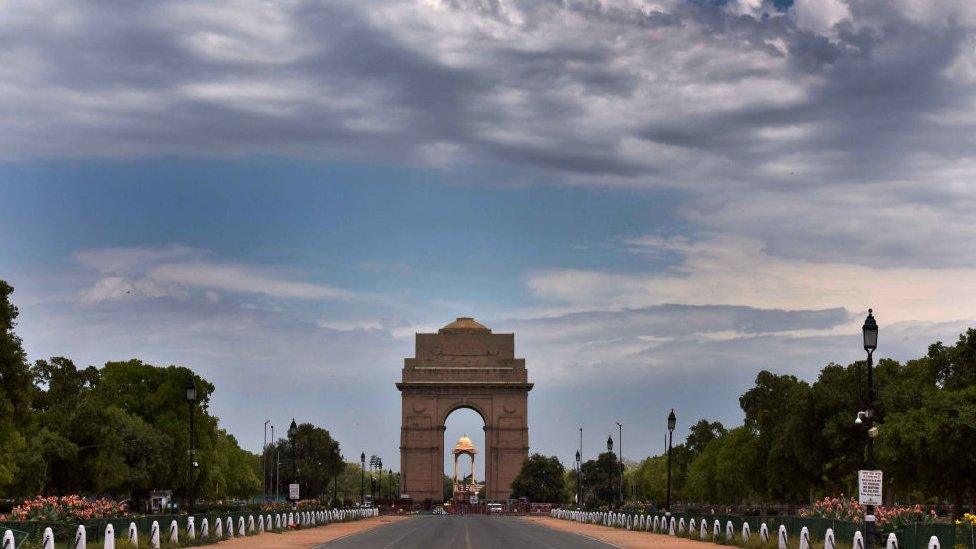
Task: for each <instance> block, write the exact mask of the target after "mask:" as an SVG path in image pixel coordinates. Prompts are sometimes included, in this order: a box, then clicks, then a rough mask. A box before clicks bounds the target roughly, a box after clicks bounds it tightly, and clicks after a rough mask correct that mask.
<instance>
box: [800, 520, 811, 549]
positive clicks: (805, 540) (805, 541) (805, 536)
mask: <svg viewBox="0 0 976 549" xmlns="http://www.w3.org/2000/svg"><path fill="white" fill-rule="evenodd" d="M800 549H810V530H808V529H807V527H806V526H804V527H803V528H800Z"/></svg>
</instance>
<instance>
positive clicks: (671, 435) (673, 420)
mask: <svg viewBox="0 0 976 549" xmlns="http://www.w3.org/2000/svg"><path fill="white" fill-rule="evenodd" d="M677 423H678V418H677V417H675V415H674V408H671V413H670V414H668V503H667V506H666V510H667V512H668V513H670V512H671V442H672V440H673V439H674V426H675V425H676V424H677Z"/></svg>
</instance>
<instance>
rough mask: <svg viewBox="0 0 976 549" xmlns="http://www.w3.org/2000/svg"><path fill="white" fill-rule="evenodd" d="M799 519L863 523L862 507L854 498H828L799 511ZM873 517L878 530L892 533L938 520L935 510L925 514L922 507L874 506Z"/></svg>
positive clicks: (916, 505) (917, 505)
mask: <svg viewBox="0 0 976 549" xmlns="http://www.w3.org/2000/svg"><path fill="white" fill-rule="evenodd" d="M800 516H801V517H819V518H830V519H837V520H845V521H849V522H853V523H854V524H861V523H862V522H864V507H863V506H862V505H861V504H860V503H858V501H857V500H856V499H854V498H844V497H840V498H830V497H826V498H824V499H822V500H819V501H817V502H814V504H813V505H811V506H810V507H808V508H806V509H803V510H801V511H800ZM874 516H875V517H876V518H877V526H878V530H880V531H881V532H892V531H895V530H900V529H903V528H905V527H907V526H908V525H911V524H918V523H932V522H935V521H936V519H937V518H938V517H937V516H936V513H935V510H932V509H930V510H929V511H928V512H926V511H925V510H924V509H922V506H921V505H919V504H915V505H914V506H905V507H884V506H880V505H879V506H876V507H875V508H874Z"/></svg>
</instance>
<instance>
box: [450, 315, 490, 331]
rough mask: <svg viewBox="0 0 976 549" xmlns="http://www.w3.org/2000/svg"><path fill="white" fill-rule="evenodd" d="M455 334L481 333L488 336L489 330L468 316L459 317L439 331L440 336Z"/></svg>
mask: <svg viewBox="0 0 976 549" xmlns="http://www.w3.org/2000/svg"><path fill="white" fill-rule="evenodd" d="M457 332H483V333H486V334H490V333H491V330H489V329H488V327H487V326H485V325H484V324H482V323H480V322H478V321H477V320H475V319H473V318H471V317H469V316H459V317H458V318H457V320H455V321H454V322H452V323H450V324H448V325H447V326H444V327H443V328H441V329H440V333H442V334H450V333H457Z"/></svg>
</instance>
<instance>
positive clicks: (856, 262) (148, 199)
mask: <svg viewBox="0 0 976 549" xmlns="http://www.w3.org/2000/svg"><path fill="white" fill-rule="evenodd" d="M974 84H976V3H973V2H971V1H969V0H858V1H844V0H795V1H793V2H790V1H789V0H777V1H775V2H772V1H769V0H766V1H762V0H655V1H637V0H607V1H598V0H587V1H584V0H562V1H555V0H553V1H532V2H530V1H515V0H481V1H475V0H452V1H437V0H418V1H414V2H407V1H402V2H401V1H370V0H367V1H363V0H357V1H343V0H334V1H329V2H311V1H300V0H293V1H286V2H274V3H266V2H251V1H230V2H221V3H217V4H214V3H212V2H169V1H162V2H151V3H149V2H129V3H123V4H119V3H115V2H112V3H109V2H98V1H91V2H65V1H60V0H41V1H33V2H18V1H13V2H3V3H0V278H3V279H5V280H7V281H8V282H10V283H11V284H12V285H13V286H14V287H15V289H16V291H15V293H14V294H13V300H14V302H15V303H16V305H17V306H18V307H19V308H20V310H21V317H20V319H19V325H18V326H17V332H18V333H19V334H20V335H21V336H22V338H23V340H24V345H25V347H26V349H27V351H28V353H29V355H30V358H31V359H32V360H33V359H39V358H45V357H50V356H68V357H71V358H72V359H74V360H75V361H76V363H78V364H80V365H88V364H95V365H100V364H103V363H104V362H106V361H109V360H122V359H128V358H134V357H137V358H140V359H142V360H144V361H147V362H150V363H152V364H157V365H168V364H180V365H184V366H188V367H190V368H192V369H194V370H195V371H197V372H199V373H200V374H201V375H203V376H204V377H206V378H207V379H209V380H211V381H212V382H214V383H215V385H216V387H217V392H216V393H215V395H214V397H213V402H212V405H211V411H212V412H213V413H214V414H216V415H218V416H219V417H220V419H221V423H222V425H223V426H225V427H226V428H227V429H228V430H229V431H230V432H232V433H233V434H234V435H235V436H237V437H238V439H239V440H240V442H241V443H242V444H243V445H244V446H245V447H247V448H249V449H252V450H258V449H260V447H261V444H262V441H263V437H264V429H263V424H264V421H265V420H266V419H270V420H271V421H272V423H273V424H274V425H275V426H276V428H277V430H278V434H281V432H283V430H284V429H285V428H286V426H287V424H288V423H289V422H290V420H291V418H292V417H294V418H296V419H297V420H298V421H300V422H304V421H308V422H312V423H315V424H317V425H321V426H323V427H326V428H328V429H329V430H330V432H332V433H333V435H334V436H336V437H337V438H338V440H339V441H340V443H341V444H342V448H343V452H344V453H345V455H346V456H347V457H349V458H355V457H356V456H358V454H359V452H360V451H365V452H366V453H367V455H370V454H376V455H378V456H380V457H382V458H383V462H384V464H393V465H394V468H396V464H397V463H398V462H399V458H398V445H399V428H398V425H399V421H400V418H399V413H400V402H399V393H398V392H397V390H396V388H395V387H394V385H393V384H394V382H395V381H396V380H397V379H398V378H399V376H400V369H401V368H402V366H403V362H402V361H403V359H404V358H405V357H408V356H411V354H412V352H413V338H414V334H415V333H417V332H431V331H436V329H437V328H438V327H440V326H443V325H445V324H447V323H449V322H450V321H452V320H453V319H454V318H456V317H459V316H471V317H474V318H476V319H478V320H479V321H480V322H482V323H484V324H485V325H487V326H488V327H489V328H491V329H493V330H494V331H495V332H496V333H511V332H514V333H515V337H516V355H517V356H519V357H524V358H525V359H526V366H527V368H528V371H529V377H530V380H531V381H533V382H534V383H535V388H534V389H533V390H532V392H531V393H530V397H529V427H530V441H529V442H530V446H531V451H533V452H541V453H544V454H547V455H557V456H559V457H560V458H561V459H562V460H563V462H564V463H566V464H569V463H570V462H571V460H572V459H573V454H574V452H575V450H576V448H577V445H578V441H579V438H578V436H579V431H578V430H579V428H580V427H582V428H583V431H584V441H583V455H584V459H585V458H587V457H592V456H593V455H595V454H596V453H597V452H598V451H599V450H600V448H602V447H603V445H604V444H605V440H606V437H607V436H608V435H609V434H614V437H615V438H616V437H617V426H616V423H615V422H620V423H621V424H622V425H623V441H622V443H623V454H624V457H625V459H637V458H640V457H643V456H646V455H649V454H654V453H660V452H661V450H662V449H663V441H664V435H665V432H666V416H667V413H668V411H669V410H670V409H671V408H675V410H676V414H677V416H678V428H677V431H676V433H675V435H676V439H678V440H680V439H682V438H683V437H684V435H686V434H687V428H688V426H690V425H691V424H693V423H694V422H695V421H697V420H698V419H700V418H708V419H710V420H719V421H722V422H723V423H726V424H727V425H737V424H739V423H740V422H741V421H742V413H741V410H740V409H739V407H738V396H739V395H740V394H741V393H742V392H744V391H745V390H747V389H748V388H749V387H750V386H751V384H752V382H753V381H754V379H755V376H756V374H757V373H758V372H759V371H760V370H762V369H767V370H770V371H773V372H776V373H782V374H793V375H797V376H799V377H801V378H802V379H805V380H808V381H813V380H814V379H816V376H817V374H818V372H819V370H820V369H821V368H822V367H823V366H824V365H825V364H827V363H829V362H837V363H844V364H846V363H848V362H850V361H853V360H857V359H860V358H862V355H863V350H862V349H861V347H860V324H861V323H862V321H863V319H864V316H865V314H866V311H867V309H868V308H869V307H873V308H874V310H875V314H876V317H877V319H878V322H879V324H880V325H881V336H880V343H879V348H878V352H877V354H878V355H880V356H882V357H893V358H896V359H899V360H907V359H910V358H913V357H918V356H921V355H923V354H924V353H925V351H926V348H927V346H928V344H930V343H932V342H934V341H938V340H941V341H945V342H951V341H954V340H955V339H956V337H957V336H958V334H959V333H960V332H962V331H964V330H965V329H966V328H967V327H970V326H974V325H976V284H974V282H976V253H974V252H976V231H974V230H973V227H974V226H976V192H974V191H976V186H974V183H973V180H974V175H976V162H974V160H973V158H974V155H973V154H972V153H973V151H974V139H976V131H974V130H976V85H974ZM481 427H482V426H481V424H480V421H479V420H478V418H477V416H476V415H473V416H472V415H471V414H459V415H458V416H457V417H454V416H452V417H451V418H450V420H449V424H448V431H447V433H446V438H447V439H448V440H447V446H449V447H450V446H451V445H453V442H454V441H456V439H457V437H459V436H460V435H461V434H468V435H469V436H472V438H473V440H474V442H475V444H476V445H478V446H480V447H483V441H484V437H483V434H482V433H480V432H479V430H480V429H481ZM618 444H619V441H618ZM446 465H447V468H448V470H450V468H451V466H452V464H451V463H450V460H447V463H446ZM478 469H479V471H484V466H483V457H482V460H481V462H480V463H479V465H478ZM465 471H466V469H465ZM480 476H481V475H480V474H479V477H480Z"/></svg>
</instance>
